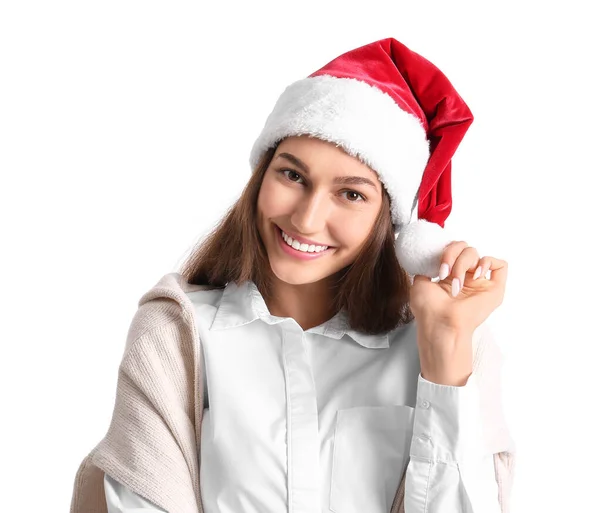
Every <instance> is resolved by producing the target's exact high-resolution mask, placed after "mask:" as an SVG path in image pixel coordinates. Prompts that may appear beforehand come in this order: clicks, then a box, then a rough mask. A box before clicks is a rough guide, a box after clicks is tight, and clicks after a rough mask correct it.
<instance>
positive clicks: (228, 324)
mask: <svg viewBox="0 0 600 513" xmlns="http://www.w3.org/2000/svg"><path fill="white" fill-rule="evenodd" d="M256 319H261V320H262V321H264V322H266V323H267V324H278V323H280V322H282V321H284V320H285V319H284V318H283V317H275V316H273V315H271V313H270V312H269V309H268V307H267V305H266V303H265V300H264V298H263V297H262V294H261V293H260V292H259V290H258V288H257V287H256V284H255V283H254V282H253V281H251V280H248V281H246V282H244V283H243V284H241V285H239V286H238V285H237V284H236V283H235V282H229V283H228V284H227V286H226V287H225V289H224V290H223V295H222V297H221V300H220V302H219V304H218V306H217V313H216V315H215V318H214V319H213V322H212V324H211V327H210V329H211V330H221V329H227V328H234V327H238V326H243V325H244V324H248V323H250V322H252V321H255V320H256ZM306 333H318V334H320V335H324V336H326V337H331V338H334V339H338V340H339V339H341V338H342V337H343V336H344V335H348V336H350V337H351V338H352V339H353V340H354V341H356V342H358V343H359V344H360V345H362V346H364V347H368V348H373V349H375V348H386V347H389V346H390V345H389V337H388V334H387V333H384V334H379V335H369V334H366V333H362V332H360V331H356V330H354V329H352V328H351V327H350V326H349V324H348V317H347V314H346V312H345V311H343V310H341V311H339V312H338V313H337V314H335V315H334V316H333V317H332V318H331V319H329V320H328V321H325V322H324V323H323V324H320V325H319V326H315V327H313V328H310V329H309V330H306Z"/></svg>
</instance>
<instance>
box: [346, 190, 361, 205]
mask: <svg viewBox="0 0 600 513" xmlns="http://www.w3.org/2000/svg"><path fill="white" fill-rule="evenodd" d="M343 194H354V195H356V196H358V197H359V198H361V199H360V200H356V199H349V200H348V201H350V203H360V202H361V201H367V198H365V197H364V196H363V195H362V194H361V193H360V192H356V191H343ZM356 196H355V198H356Z"/></svg>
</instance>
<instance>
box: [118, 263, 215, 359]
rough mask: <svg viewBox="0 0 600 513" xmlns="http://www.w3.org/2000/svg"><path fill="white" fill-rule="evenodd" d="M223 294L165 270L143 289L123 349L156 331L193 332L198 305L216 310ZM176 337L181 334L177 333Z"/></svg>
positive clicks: (181, 333)
mask: <svg viewBox="0 0 600 513" xmlns="http://www.w3.org/2000/svg"><path fill="white" fill-rule="evenodd" d="M222 294H223V289H222V288H214V287H211V286H208V285H195V284H190V283H187V282H186V281H185V280H184V279H183V277H182V276H181V275H180V274H179V273H176V272H174V273H168V274H166V275H164V276H163V277H161V278H160V279H159V280H158V282H157V283H156V284H155V285H153V286H152V287H151V288H150V289H149V290H148V291H147V292H145V293H144V294H143V295H142V296H141V298H140V300H139V301H138V308H137V311H136V312H135V314H134V316H133V319H132V321H131V324H130V327H129V332H128V335H127V344H126V350H127V348H128V347H130V346H131V345H132V344H133V342H135V341H136V340H139V339H141V338H144V337H148V336H150V338H153V337H152V335H153V334H155V333H156V332H157V331H158V332H162V333H163V335H164V333H167V332H169V330H170V332H171V333H173V332H177V333H179V334H180V336H184V335H185V334H186V333H187V334H190V333H193V332H194V327H193V324H194V322H195V316H196V312H197V311H198V309H201V308H203V307H206V308H208V309H211V308H212V309H213V310H216V305H218V302H219V301H220V298H221V296H222ZM177 338H180V337H179V336H177Z"/></svg>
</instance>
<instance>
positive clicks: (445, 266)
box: [439, 240, 469, 281]
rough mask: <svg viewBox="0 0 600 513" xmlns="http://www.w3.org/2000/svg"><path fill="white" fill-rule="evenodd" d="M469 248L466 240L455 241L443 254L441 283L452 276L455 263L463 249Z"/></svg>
mask: <svg viewBox="0 0 600 513" xmlns="http://www.w3.org/2000/svg"><path fill="white" fill-rule="evenodd" d="M468 247H469V245H468V244H467V243H466V242H465V241H464V240H461V241H453V242H451V243H450V244H448V245H447V246H446V248H445V249H444V253H443V254H442V261H441V265H440V273H439V277H440V281H443V280H445V279H446V278H447V277H448V276H450V273H451V272H452V267H453V266H454V262H455V261H456V259H457V258H458V255H460V254H461V252H462V250H463V249H465V248H468Z"/></svg>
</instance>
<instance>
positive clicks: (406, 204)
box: [250, 75, 429, 226]
mask: <svg viewBox="0 0 600 513" xmlns="http://www.w3.org/2000/svg"><path fill="white" fill-rule="evenodd" d="M294 135H311V136H313V137H316V138H319V139H322V140H325V141H329V142H332V143H335V144H336V145H338V146H341V147H342V148H343V149H344V150H345V151H346V153H348V154H349V155H351V156H353V157H358V158H359V159H360V160H361V161H362V162H364V163H365V164H366V165H368V166H369V167H370V168H371V169H373V171H375V172H376V173H377V174H378V175H379V179H380V180H381V182H382V183H383V185H384V186H385V188H386V190H387V191H388V194H389V195H390V199H391V203H392V204H391V210H392V222H393V223H394V224H395V225H398V226H399V225H403V224H406V223H408V222H409V220H410V213H411V208H412V206H413V201H414V199H415V197H416V195H417V192H418V190H419V186H420V184H421V179H422V177H423V171H424V170H425V166H426V165H427V161H428V159H429V141H428V140H427V136H426V131H425V129H424V128H423V125H422V124H421V121H420V120H419V119H418V118H417V117H416V116H414V115H412V114H410V113H408V112H406V111H405V110H403V109H402V108H401V107H400V106H399V105H398V104H397V103H396V102H395V101H394V99H393V98H392V97H391V96H390V95H388V94H387V93H384V92H383V91H382V90H380V89H378V88H377V87H375V86H371V85H370V84H368V83H366V82H363V81H361V80H357V79H354V78H338V77H333V76H330V75H320V76H316V77H309V78H304V79H301V80H298V81H296V82H294V83H293V84H291V85H289V86H288V87H287V88H286V89H285V90H284V92H283V93H282V94H281V96H280V97H279V99H278V100H277V102H276V104H275V107H274V108H273V111H272V112H271V114H270V115H269V117H268V118H267V121H266V123H265V125H264V127H263V129H262V131H261V134H260V136H259V137H258V139H257V140H256V142H255V143H254V146H253V147H252V151H251V153H250V165H251V166H252V169H255V167H256V166H257V165H258V162H259V161H260V158H261V157H262V155H263V154H264V152H265V151H267V150H268V149H269V148H271V147H273V146H274V145H275V144H276V143H277V142H279V141H281V140H282V139H284V138H285V137H289V136H294Z"/></svg>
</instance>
